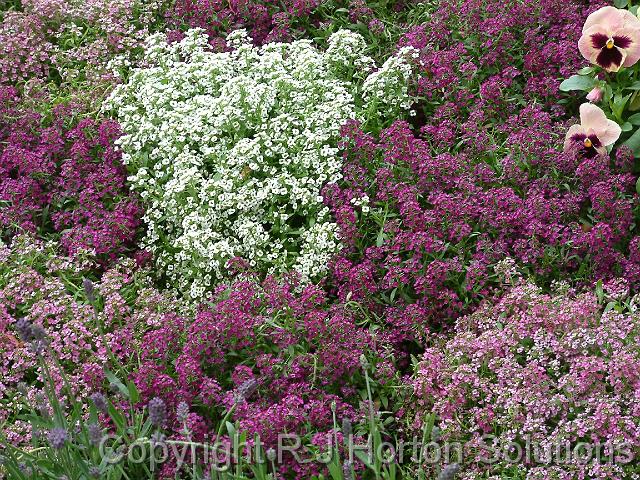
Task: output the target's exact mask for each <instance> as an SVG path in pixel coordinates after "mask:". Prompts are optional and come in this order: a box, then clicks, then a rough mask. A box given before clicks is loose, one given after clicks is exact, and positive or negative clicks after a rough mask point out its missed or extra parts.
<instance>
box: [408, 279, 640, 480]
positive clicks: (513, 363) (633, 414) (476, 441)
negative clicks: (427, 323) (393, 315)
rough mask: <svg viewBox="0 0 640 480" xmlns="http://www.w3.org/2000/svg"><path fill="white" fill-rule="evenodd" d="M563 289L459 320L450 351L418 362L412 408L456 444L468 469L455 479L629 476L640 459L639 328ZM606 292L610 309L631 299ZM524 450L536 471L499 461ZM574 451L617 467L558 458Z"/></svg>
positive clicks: (634, 319) (519, 295)
mask: <svg viewBox="0 0 640 480" xmlns="http://www.w3.org/2000/svg"><path fill="white" fill-rule="evenodd" d="M563 288H564V291H560V292H558V293H555V294H553V295H547V294H544V293H542V291H541V290H540V289H539V288H538V287H535V286H533V285H531V284H523V285H518V286H516V287H514V288H513V289H512V290H511V291H510V292H509V293H508V294H507V295H505V296H504V298H502V299H501V300H500V301H499V302H498V303H496V304H495V305H485V306H483V307H481V308H479V309H478V310H477V311H476V312H474V313H473V314H472V315H469V316H467V317H464V318H461V319H460V320H459V321H458V322H457V324H456V328H455V333H454V334H453V336H452V337H451V338H450V339H448V340H446V343H444V344H443V345H442V346H437V347H432V348H428V349H427V351H426V352H425V353H424V355H423V357H422V361H421V363H420V365H419V366H418V369H417V375H416V378H415V380H414V389H415V394H416V398H417V400H418V402H419V404H420V407H421V408H420V410H421V411H431V412H433V413H435V414H436V415H437V417H438V419H439V427H440V430H441V439H442V441H454V440H457V441H462V442H464V447H465V449H466V450H468V452H466V453H467V455H468V457H467V462H468V465H469V468H468V469H466V470H465V472H466V473H465V475H463V476H462V478H469V479H471V478H476V475H477V474H479V473H481V472H482V471H484V470H485V469H488V468H490V469H491V470H493V471H500V470H502V469H506V470H511V471H513V474H516V472H526V478H532V479H533V478H602V479H604V478H609V479H622V478H633V477H630V476H629V475H631V474H632V473H636V474H637V468H638V467H637V463H636V462H634V461H633V460H631V459H632V458H635V455H637V453H638V450H639V449H640V410H639V409H638V406H637V398H638V392H639V390H638V387H639V386H640V377H639V372H640V368H639V367H640V352H638V348H637V342H638V335H639V334H640V318H639V317H638V313H637V312H634V313H619V312H616V311H614V310H609V311H608V312H606V313H602V312H601V308H600V305H599V302H598V299H597V297H596V295H595V294H593V293H587V294H580V295H575V293H572V292H570V291H566V289H567V287H566V286H565V287H563ZM606 290H608V291H607V292H606V293H607V294H608V296H609V297H610V299H611V300H617V301H621V300H624V299H625V296H626V295H628V286H627V285H625V284H624V283H623V282H622V283H620V282H618V283H614V284H611V285H610V286H609V288H608V289H606ZM420 415H421V414H419V418H420ZM525 442H528V444H529V445H533V448H534V449H535V450H532V451H531V452H530V455H529V458H532V459H535V460H534V461H535V462H537V463H538V465H535V464H532V465H527V461H526V460H525V459H524V458H522V459H521V460H520V461H515V462H510V461H508V460H505V459H504V458H502V455H500V454H498V453H497V452H498V451H500V452H501V451H504V450H506V451H507V452H508V453H512V452H511V451H509V449H513V448H514V446H513V444H518V445H519V446H521V448H525ZM580 442H584V443H585V444H589V445H594V444H598V445H600V448H601V449H602V452H601V454H602V457H603V458H607V457H608V456H610V455H613V456H617V457H619V458H620V459H621V461H620V462H619V464H616V465H612V464H609V465H606V464H603V463H602V462H600V461H599V460H597V459H596V457H595V455H594V456H592V457H591V458H588V457H587V456H586V455H588V453H587V452H585V451H580V452H579V455H577V456H574V457H570V456H567V455H566V454H565V453H563V455H565V458H566V461H562V460H560V461H559V460H558V458H559V457H557V456H556V455H557V448H558V447H560V448H562V449H565V450H563V452H565V451H566V448H567V447H566V445H568V446H569V447H568V448H569V449H570V450H571V451H575V448H576V445H578V444H579V443H580ZM487 447H491V448H492V450H490V449H489V448H487ZM589 448H592V447H589ZM493 455H495V456H496V457H499V460H498V461H496V462H495V463H493V464H491V466H490V467H487V466H485V467H483V466H482V464H483V462H482V461H479V459H481V458H483V457H484V458H491V457H492V456H493ZM511 458H515V455H514V456H513V457H511ZM476 461H479V463H478V464H475V462H476ZM487 463H488V462H487ZM511 463H513V465H512V464H511Z"/></svg>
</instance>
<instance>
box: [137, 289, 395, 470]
mask: <svg viewBox="0 0 640 480" xmlns="http://www.w3.org/2000/svg"><path fill="white" fill-rule="evenodd" d="M300 288H301V291H299V293H297V292H298V290H299V289H300ZM214 299H215V300H214V301H213V303H212V304H211V306H210V307H203V308H202V309H201V310H200V311H199V312H198V313H197V314H196V315H195V317H194V318H185V317H183V316H178V315H174V314H169V315H165V316H164V317H163V319H162V322H161V323H160V324H159V325H158V327H157V328H154V329H151V330H150V331H148V332H147V333H145V334H144V336H142V337H141V338H140V339H139V340H138V341H137V342H132V343H131V344H129V345H128V347H127V351H128V352H129V354H133V352H139V353H138V356H139V361H140V367H139V368H138V369H137V371H136V373H135V374H134V376H133V379H134V381H135V383H136V385H137V386H138V389H139V390H140V392H141V394H142V397H143V398H144V399H147V400H149V399H153V398H155V397H159V398H162V399H163V400H164V401H165V402H167V404H168V406H169V409H170V411H172V412H173V411H176V410H177V409H178V407H179V404H180V403H181V402H187V404H189V405H191V406H192V407H193V412H192V413H191V414H190V415H189V417H188V419H189V421H190V422H191V423H193V424H194V425H196V426H197V428H195V430H193V431H194V434H195V435H196V436H197V438H199V439H200V440H203V439H205V438H206V439H208V440H216V439H217V437H216V431H217V424H215V423H211V420H210V419H211V417H212V415H211V414H212V413H213V412H217V413H218V414H223V413H224V412H225V411H230V410H232V411H233V418H234V419H235V420H236V421H237V422H238V428H240V429H241V430H242V431H246V432H248V434H249V436H250V437H253V435H255V434H258V435H260V439H261V442H263V443H264V445H265V446H266V447H277V442H278V434H280V433H282V432H296V433H298V434H301V435H306V434H309V435H311V434H316V435H318V434H321V433H323V432H326V433H329V432H330V431H331V428H332V426H333V423H332V418H333V414H334V412H335V414H336V415H337V416H338V418H360V417H361V414H360V413H359V411H358V409H357V408H356V409H354V407H353V405H357V399H358V390H357V387H358V385H359V384H360V385H361V384H362V383H363V380H362V379H363V375H362V367H361V364H360V357H361V355H374V357H373V358H383V355H382V354H383V353H384V345H385V344H384V342H383V341H380V340H379V339H377V338H376V336H375V335H372V334H371V333H370V332H369V331H368V330H367V329H363V328H362V327H359V326H358V325H357V323H356V315H355V313H354V312H352V311H350V309H348V308H347V307H345V306H340V305H333V306H332V305H330V302H329V299H328V298H327V295H326V293H325V292H324V291H323V290H321V289H319V288H317V287H314V286H304V287H301V286H300V285H296V282H295V281H283V280H277V279H275V278H267V279H266V280H265V281H263V282H261V283H256V282H255V281H253V280H238V281H237V282H235V283H233V284H232V285H229V286H221V287H220V288H219V289H218V290H217V291H216V292H215V294H214ZM379 361H380V362H381V364H380V365H379V366H378V369H377V371H378V372H379V373H378V374H377V375H376V380H377V381H380V382H383V383H387V382H389V381H390V380H391V377H392V376H393V375H394V369H393V366H392V365H391V364H388V361H387V362H386V363H385V361H383V360H379ZM358 379H360V380H358ZM214 418H215V415H214ZM171 419H172V421H171V424H172V428H174V429H175V431H176V433H178V432H179V431H180V429H181V425H180V422H178V421H177V419H176V417H175V416H171ZM287 468H288V469H291V470H292V471H295V472H297V474H298V475H301V476H299V477H298V478H308V477H307V476H305V475H308V474H309V470H307V468H306V467H304V466H302V465H296V464H295V463H292V464H291V465H289V466H288V467H287ZM313 468H316V469H317V468H318V466H317V465H315V466H313Z"/></svg>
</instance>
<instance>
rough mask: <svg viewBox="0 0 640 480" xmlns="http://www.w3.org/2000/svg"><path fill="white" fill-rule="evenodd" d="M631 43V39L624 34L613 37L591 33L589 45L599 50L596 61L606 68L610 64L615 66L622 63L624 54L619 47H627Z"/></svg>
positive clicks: (609, 66)
mask: <svg viewBox="0 0 640 480" xmlns="http://www.w3.org/2000/svg"><path fill="white" fill-rule="evenodd" d="M631 43H632V41H631V39H630V38H629V37H627V36H625V35H614V36H613V37H608V36H607V35H605V34H604V33H594V34H593V35H591V45H593V48H597V49H599V50H600V53H599V54H598V56H597V57H596V62H597V63H598V65H600V66H601V67H602V68H606V69H609V68H611V66H612V65H615V66H616V67H619V66H620V65H622V61H623V58H624V56H623V55H622V52H621V51H620V49H625V48H629V47H630V46H631Z"/></svg>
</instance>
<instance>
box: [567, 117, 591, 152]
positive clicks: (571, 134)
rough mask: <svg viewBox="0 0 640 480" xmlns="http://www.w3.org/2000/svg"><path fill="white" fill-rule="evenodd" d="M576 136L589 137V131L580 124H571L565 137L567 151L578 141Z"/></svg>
mask: <svg viewBox="0 0 640 480" xmlns="http://www.w3.org/2000/svg"><path fill="white" fill-rule="evenodd" d="M576 137H580V139H584V138H587V131H586V130H585V129H584V128H583V127H582V125H580V124H576V125H571V127H569V130H568V131H567V135H566V136H565V137H564V150H565V151H567V150H570V149H571V148H572V147H573V146H574V145H575V144H576V143H577V141H576ZM578 141H582V140H578Z"/></svg>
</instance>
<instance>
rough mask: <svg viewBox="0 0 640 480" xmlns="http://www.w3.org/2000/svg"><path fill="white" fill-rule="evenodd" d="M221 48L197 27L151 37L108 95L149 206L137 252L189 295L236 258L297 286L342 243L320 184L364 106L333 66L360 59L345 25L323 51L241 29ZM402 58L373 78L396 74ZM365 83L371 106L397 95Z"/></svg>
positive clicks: (334, 168)
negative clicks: (149, 256) (264, 40)
mask: <svg viewBox="0 0 640 480" xmlns="http://www.w3.org/2000/svg"><path fill="white" fill-rule="evenodd" d="M228 42H229V43H230V44H231V45H233V46H234V47H235V50H234V51H232V52H224V53H212V52H210V51H208V49H207V46H208V44H207V37H206V35H204V34H203V33H202V32H201V31H200V30H190V31H189V32H188V33H187V35H186V37H185V38H184V40H182V41H181V42H179V43H172V44H168V43H167V41H166V38H165V37H164V36H163V35H154V36H152V37H150V38H149V41H148V45H147V49H146V54H145V58H146V61H147V62H148V65H150V66H147V67H146V68H139V69H135V70H133V71H132V73H131V75H130V76H129V79H128V81H127V82H126V83H124V84H122V85H120V86H118V87H117V88H116V89H115V91H114V92H113V94H112V95H111V97H110V98H109V100H108V101H107V103H106V108H108V109H111V110H113V111H114V112H115V116H116V118H117V119H118V121H119V122H120V124H121V126H122V129H123V132H124V135H123V136H122V137H121V138H120V139H119V146H120V148H121V150H122V152H123V159H124V162H125V164H126V165H127V166H128V169H129V171H130V173H131V176H130V181H131V182H132V185H133V188H134V189H135V190H137V191H138V192H139V194H140V196H141V197H142V199H143V201H144V202H145V206H146V214H145V217H144V220H145V222H146V226H147V234H146V238H145V239H144V246H145V247H146V248H147V249H149V250H150V251H151V252H152V253H153V254H154V256H155V259H156V262H157V264H158V266H159V267H160V269H161V271H163V272H164V274H165V275H166V277H167V280H168V282H169V283H170V284H171V285H172V287H174V288H175V289H177V290H178V291H180V292H181V293H183V294H186V295H187V296H189V297H191V298H192V299H194V300H197V299H201V298H203V297H204V296H205V294H206V292H207V291H208V290H209V289H210V287H211V286H213V285H215V284H217V283H219V282H220V281H222V280H224V278H225V277H226V276H227V267H228V262H229V260H231V259H233V258H238V257H239V258H242V259H244V260H245V261H246V262H248V263H249V265H250V266H251V267H252V268H253V269H256V270H260V271H263V272H266V273H279V272H283V271H288V270H295V271H297V272H298V273H299V274H300V275H301V277H302V278H303V279H306V280H313V279H314V278H317V277H318V276H319V275H321V274H322V273H323V272H324V271H325V269H326V267H327V263H328V261H329V260H330V258H331V256H332V255H334V254H335V253H336V252H337V251H338V250H339V248H340V242H339V238H338V234H337V226H336V224H335V223H334V222H332V219H331V216H330V214H329V211H328V209H327V207H326V206H325V205H324V204H323V199H322V196H321V189H322V187H323V185H324V184H326V183H327V182H335V181H337V180H339V179H340V178H341V174H340V172H341V167H342V162H341V156H340V152H339V150H338V147H337V144H338V140H339V135H340V128H341V126H342V125H343V124H344V123H345V121H346V120H348V119H352V118H359V116H360V113H359V109H357V108H356V105H357V104H358V103H362V102H356V101H355V99H354V95H355V93H354V92H356V91H357V90H358V89H357V88H356V87H355V86H354V84H353V82H351V81H350V80H349V79H345V78H341V74H340V73H339V72H338V70H339V69H338V68H336V65H337V64H338V63H339V62H340V61H341V60H342V61H344V60H346V57H349V59H350V62H351V64H352V65H354V64H357V65H368V64H369V63H370V62H369V60H367V59H366V58H364V56H363V55H362V51H363V50H364V40H362V37H360V36H359V35H358V34H355V33H351V32H338V33H336V34H335V36H334V37H332V39H331V40H330V41H329V44H330V49H329V51H328V52H323V51H320V50H319V49H317V48H315V47H314V45H313V44H312V43H311V42H310V41H305V40H300V41H296V42H293V43H289V44H283V43H271V44H267V45H265V46H263V47H260V48H256V47H254V46H252V45H251V44H250V42H249V39H248V38H247V36H246V33H245V32H244V31H242V30H238V31H236V32H233V33H232V34H231V35H230V36H229V38H228ZM358 56H362V57H363V58H364V60H363V61H361V62H360V61H357V60H356V59H355V57H358ZM405 63H406V62H404V60H402V59H398V61H397V62H395V63H393V65H386V64H385V66H384V67H383V68H382V70H381V71H380V72H378V74H377V76H378V77H381V76H386V77H394V75H395V76H396V77H397V76H402V75H404V74H403V73H401V71H402V72H404V70H405V69H406V68H407V67H406V65H405ZM392 68H397V69H398V70H399V71H398V72H397V73H396V74H391V73H390V71H391V69H392ZM382 72H384V73H382ZM394 78H395V77H394ZM370 83H371V84H372V85H373V87H372V90H371V91H372V92H373V93H372V95H375V97H376V99H377V101H384V102H389V104H393V103H394V102H398V101H399V100H398V99H393V98H384V99H382V98H381V97H380V96H382V97H384V95H385V94H386V93H385V92H388V93H389V94H390V95H393V96H397V95H398V93H399V92H400V93H402V91H403V90H402V88H400V89H399V90H397V91H395V92H391V90H390V89H388V88H386V87H385V88H384V91H382V90H381V89H380V88H378V87H375V85H378V84H380V81H378V80H373V81H372V82H370ZM403 101H404V100H403ZM364 110H365V109H364V108H363V111H364Z"/></svg>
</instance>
